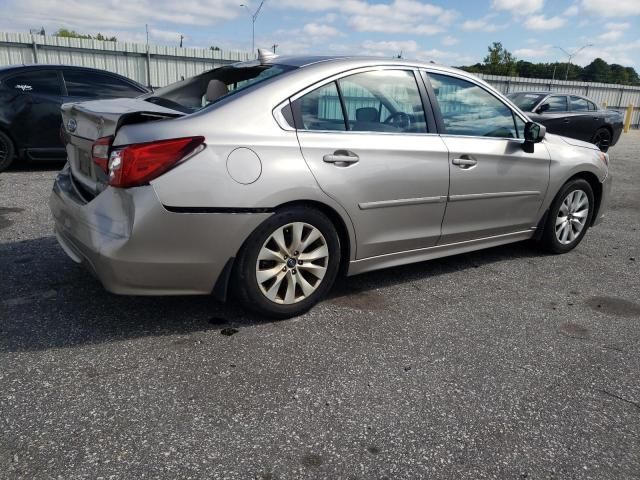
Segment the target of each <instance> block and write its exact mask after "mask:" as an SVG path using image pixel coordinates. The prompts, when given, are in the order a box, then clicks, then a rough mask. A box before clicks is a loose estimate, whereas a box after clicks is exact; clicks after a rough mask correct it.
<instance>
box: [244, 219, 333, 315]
mask: <svg viewBox="0 0 640 480" xmlns="http://www.w3.org/2000/svg"><path fill="white" fill-rule="evenodd" d="M339 264H340V240H339V237H338V233H337V232H336V229H335V227H334V225H333V223H332V222H331V221H330V220H329V219H328V218H327V217H326V216H325V215H324V214H323V213H321V212H319V211H317V210H314V209H311V208H300V207H296V208H291V209H287V210H282V211H280V212H277V213H276V214H274V215H273V216H272V217H270V218H269V219H267V220H266V221H265V222H264V223H262V225H260V226H259V227H258V228H257V229H256V231H255V232H253V233H252V234H251V236H250V237H249V238H248V240H247V241H246V243H245V245H244V247H243V249H242V251H241V252H240V255H239V256H238V260H237V264H236V266H235V269H234V290H235V292H236V294H237V296H238V297H239V299H240V300H241V302H242V303H243V305H244V306H245V307H246V308H248V309H250V310H253V311H254V312H256V313H258V314H261V315H265V316H268V317H271V318H289V317H293V316H296V315H300V314H302V313H304V312H306V311H307V310H309V309H310V308H311V307H312V306H313V305H315V304H316V303H317V302H318V301H319V300H320V299H322V297H323V296H324V295H325V294H326V293H327V292H328V291H329V289H330V288H331V286H332V285H333V282H334V280H335V278H336V275H337V272H338V267H339Z"/></svg>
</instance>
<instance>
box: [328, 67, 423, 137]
mask: <svg viewBox="0 0 640 480" xmlns="http://www.w3.org/2000/svg"><path fill="white" fill-rule="evenodd" d="M338 84H339V85H340V93H341V94H342V98H343V100H344V105H345V112H346V114H347V124H348V126H349V130H353V131H356V132H394V133H427V122H426V117H425V114H424V108H423V106H422V99H421V97H420V91H419V90H418V84H417V83H416V78H415V76H414V74H413V72H412V71H408V70H380V71H373V72H364V73H357V74H355V75H350V76H348V77H344V78H341V79H340V80H338Z"/></svg>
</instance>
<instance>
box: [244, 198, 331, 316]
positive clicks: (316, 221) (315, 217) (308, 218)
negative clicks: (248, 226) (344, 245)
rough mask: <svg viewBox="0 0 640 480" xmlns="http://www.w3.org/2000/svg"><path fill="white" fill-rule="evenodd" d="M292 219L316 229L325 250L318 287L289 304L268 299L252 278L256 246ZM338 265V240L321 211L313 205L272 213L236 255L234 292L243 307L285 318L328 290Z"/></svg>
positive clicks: (305, 309) (311, 302)
mask: <svg viewBox="0 0 640 480" xmlns="http://www.w3.org/2000/svg"><path fill="white" fill-rule="evenodd" d="M293 222H305V223H308V224H310V225H313V226H314V227H316V228H318V229H319V230H320V232H321V233H322V235H323V236H324V238H325V240H326V242H327V247H328V249H329V263H328V265H327V271H326V273H325V275H324V277H323V279H322V283H321V284H320V286H319V287H318V289H317V290H316V291H315V292H313V293H312V294H311V295H310V296H309V297H308V298H306V299H304V300H301V301H300V302H297V303H294V304H291V305H280V304H277V303H274V302H272V301H270V300H269V299H268V298H266V297H265V296H264V294H263V293H262V292H261V291H260V287H259V286H258V281H257V279H256V262H257V260H258V254H259V252H260V249H261V248H262V246H263V245H264V242H266V241H267V238H268V237H269V236H270V235H271V234H272V233H273V232H274V231H275V230H276V229H277V228H279V227H282V226H284V225H287V224H289V223H293ZM339 266H340V239H339V237H338V232H337V231H336V228H335V226H334V225H333V223H332V222H331V220H329V218H327V216H326V215H324V214H323V213H322V212H320V211H318V210H315V209H313V208H300V207H296V208H290V209H286V210H282V211H278V212H276V213H275V214H274V215H273V216H271V217H270V218H268V219H267V220H265V221H264V222H263V223H262V224H261V225H260V226H259V227H258V228H257V229H256V230H255V231H254V232H253V233H252V234H251V235H250V236H249V238H248V239H247V241H246V242H245V244H244V245H243V247H242V250H241V253H240V255H239V256H238V261H237V264H236V266H235V269H234V285H233V288H234V293H235V294H236V297H238V298H239V299H240V301H241V302H242V303H243V304H244V306H245V308H248V309H249V310H252V311H254V312H256V313H258V314H260V315H264V316H267V317H271V318H289V317H293V316H297V315H300V314H302V313H304V312H306V311H307V310H309V309H310V308H311V307H313V306H314V305H315V304H316V303H318V301H319V300H321V299H322V298H323V297H324V296H325V295H326V293H327V292H328V291H329V290H330V289H331V287H332V285H333V283H334V281H335V278H336V275H337V274H338V269H339Z"/></svg>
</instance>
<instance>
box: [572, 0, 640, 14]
mask: <svg viewBox="0 0 640 480" xmlns="http://www.w3.org/2000/svg"><path fill="white" fill-rule="evenodd" d="M582 8H584V9H585V10H586V11H587V12H589V13H591V14H594V15H600V16H603V17H628V16H632V15H640V1H638V0H616V1H615V2H611V0H582Z"/></svg>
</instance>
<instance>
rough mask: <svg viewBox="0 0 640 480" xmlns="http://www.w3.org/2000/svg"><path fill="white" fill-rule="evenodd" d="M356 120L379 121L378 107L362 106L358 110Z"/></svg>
mask: <svg viewBox="0 0 640 480" xmlns="http://www.w3.org/2000/svg"><path fill="white" fill-rule="evenodd" d="M356 121H358V122H377V121H378V109H377V108H373V107H362V108H358V109H357V110H356Z"/></svg>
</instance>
